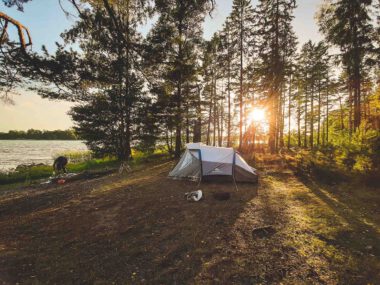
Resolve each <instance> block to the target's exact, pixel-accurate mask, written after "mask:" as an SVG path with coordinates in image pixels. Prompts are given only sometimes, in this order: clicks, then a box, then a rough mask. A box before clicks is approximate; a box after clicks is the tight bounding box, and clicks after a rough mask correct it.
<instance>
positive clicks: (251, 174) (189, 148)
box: [169, 143, 258, 186]
mask: <svg viewBox="0 0 380 285" xmlns="http://www.w3.org/2000/svg"><path fill="white" fill-rule="evenodd" d="M169 177H171V178H173V179H190V180H193V181H199V182H200V181H205V180H212V181H217V180H219V181H221V180H230V181H231V180H233V181H234V182H235V181H236V182H251V183H256V182H257V181H258V175H257V173H256V169H254V168H253V167H251V166H249V165H248V164H247V163H246V162H245V160H244V159H243V158H242V157H241V156H240V154H239V153H237V152H236V151H235V150H234V149H233V148H227V147H214V146H207V145H204V144H202V143H188V144H186V150H185V152H184V154H183V155H182V157H181V159H180V160H179V162H178V164H177V165H176V166H175V167H174V169H173V170H172V171H171V172H170V173H169ZM235 186H236V185H235Z"/></svg>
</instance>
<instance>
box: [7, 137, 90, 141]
mask: <svg viewBox="0 0 380 285" xmlns="http://www.w3.org/2000/svg"><path fill="white" fill-rule="evenodd" d="M0 141H83V140H81V139H44V138H40V139H34V138H32V139H23V138H20V139H11V138H10V139H5V138H0Z"/></svg>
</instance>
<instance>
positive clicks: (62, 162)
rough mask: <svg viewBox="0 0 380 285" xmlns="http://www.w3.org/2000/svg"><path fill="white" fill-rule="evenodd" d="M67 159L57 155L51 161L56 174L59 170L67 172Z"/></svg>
mask: <svg viewBox="0 0 380 285" xmlns="http://www.w3.org/2000/svg"><path fill="white" fill-rule="evenodd" d="M67 162H68V159H67V157H64V156H58V157H57V158H56V159H55V160H54V163H53V169H54V172H55V174H56V175H58V174H59V173H60V172H62V171H63V173H67V170H66V165H67Z"/></svg>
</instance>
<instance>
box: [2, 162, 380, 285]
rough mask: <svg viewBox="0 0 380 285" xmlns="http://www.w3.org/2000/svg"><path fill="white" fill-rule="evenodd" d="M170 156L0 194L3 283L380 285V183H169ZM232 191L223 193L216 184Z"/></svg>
mask: <svg viewBox="0 0 380 285" xmlns="http://www.w3.org/2000/svg"><path fill="white" fill-rule="evenodd" d="M173 165H174V162H173V161H160V162H156V163H154V162H151V163H148V164H145V165H143V166H142V167H140V168H139V169H135V170H134V171H133V172H132V173H129V174H128V175H123V176H119V175H116V174H114V175H110V176H105V177H101V178H96V179H92V180H88V181H76V182H72V183H67V184H65V185H62V186H58V185H55V186H44V187H31V188H30V187H29V188H26V189H21V190H19V191H9V192H8V193H6V192H2V194H1V195H0V229H1V231H0V283H4V284H15V283H20V284H25V283H26V284H48V283H57V284H94V283H95V284H111V283H115V284H280V283H281V284H380V189H376V188H366V187H364V186H358V185H354V184H339V185H335V186H326V185H323V184H318V182H316V181H312V180H308V179H301V178H299V177H297V176H295V175H294V173H293V172H292V171H291V170H290V169H289V168H288V167H287V165H286V164H285V163H283V162H282V160H280V159H279V158H278V157H267V158H266V159H265V163H263V164H262V165H257V167H259V169H261V176H260V182H259V184H258V185H252V184H239V191H237V192H236V191H235V189H234V186H233V184H232V183H223V184H218V183H207V184H206V183H202V184H201V186H200V189H202V190H203V191H204V193H205V199H204V200H202V201H201V202H187V201H186V200H185V199H184V193H185V192H188V191H192V190H196V189H197V184H196V183H194V182H186V181H173V180H170V179H168V178H167V174H168V172H169V170H170V169H171V167H173ZM218 191H229V192H231V194H232V196H231V199H229V200H227V201H218V200H215V199H214V198H213V197H212V193H213V192H218Z"/></svg>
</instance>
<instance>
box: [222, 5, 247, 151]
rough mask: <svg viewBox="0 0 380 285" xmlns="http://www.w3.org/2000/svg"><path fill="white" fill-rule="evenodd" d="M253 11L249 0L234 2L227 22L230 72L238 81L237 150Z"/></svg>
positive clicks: (241, 131) (241, 138)
mask: <svg viewBox="0 0 380 285" xmlns="http://www.w3.org/2000/svg"><path fill="white" fill-rule="evenodd" d="M253 19H254V14H253V9H252V6H251V1H250V0H234V1H233V4H232V12H231V15H230V16H229V19H228V20H227V21H228V32H229V33H230V35H231V42H230V43H229V44H230V45H231V47H232V51H234V53H233V55H232V67H231V68H232V70H234V71H235V74H236V75H237V76H238V78H239V80H238V82H237V84H236V86H237V90H236V91H237V92H236V93H237V94H238V98H237V99H238V100H237V101H238V104H239V149H241V148H242V143H243V125H244V110H243V106H244V103H245V97H246V96H247V90H246V88H245V86H246V85H247V84H246V82H245V77H246V76H245V68H246V67H247V66H248V62H247V60H248V55H249V49H250V48H251V47H252V46H251V42H252V40H251V36H252V30H253Z"/></svg>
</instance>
